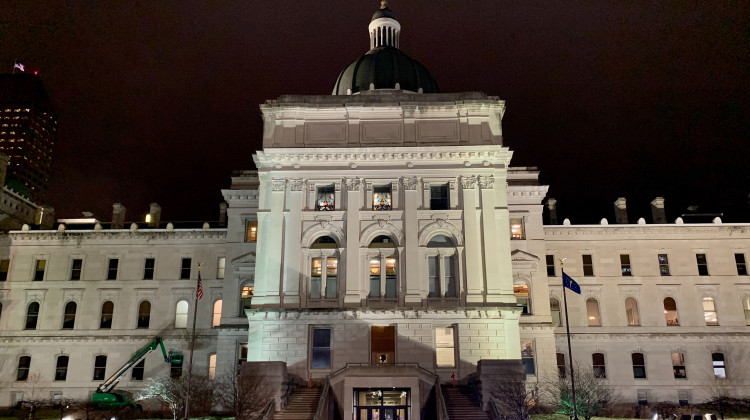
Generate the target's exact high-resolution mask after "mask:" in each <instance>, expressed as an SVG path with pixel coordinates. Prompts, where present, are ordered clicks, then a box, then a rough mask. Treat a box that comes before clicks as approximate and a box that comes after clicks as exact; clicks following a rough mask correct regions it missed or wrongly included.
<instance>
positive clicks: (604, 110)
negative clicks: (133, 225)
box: [0, 0, 750, 223]
mask: <svg viewBox="0 0 750 420" xmlns="http://www.w3.org/2000/svg"><path fill="white" fill-rule="evenodd" d="M378 6H379V2H378V1H376V0H367V1H363V0H358V1H352V0H346V1H344V0H336V1H314V2H313V1H301V0H274V1H255V0H252V1H251V0H246V1H239V0H234V1H231V0H227V1H208V0H206V1H185V0H180V1H167V0H159V1H153V0H150V1H106V2H102V1H98V0H96V1H72V0H71V1H63V0H60V1H57V0H56V1H51V0H49V1H41V0H40V1H28V0H2V1H1V2H0V63H3V64H2V65H3V66H5V65H7V69H5V68H3V69H0V70H2V71H10V70H11V69H12V65H13V62H14V60H16V59H18V60H19V61H21V62H22V63H24V64H25V65H26V67H27V71H28V70H31V71H33V70H38V71H39V72H40V75H41V77H42V78H43V80H44V83H45V85H46V86H47V89H48V91H49V94H50V96H51V97H52V100H53V101H54V103H55V105H56V108H57V109H58V112H59V115H60V119H59V124H60V125H59V137H58V142H57V145H56V148H55V152H54V154H55V157H54V165H53V166H54V181H53V182H52V185H51V188H52V191H51V197H50V202H51V204H53V205H54V207H55V208H56V210H57V214H58V217H77V216H80V214H81V213H80V212H81V211H93V212H94V213H95V215H96V216H97V217H99V218H100V219H102V220H109V218H110V217H111V211H112V203H114V202H121V203H122V204H124V205H125V206H126V207H128V219H129V220H132V219H136V218H140V217H142V215H143V214H145V213H146V212H147V211H148V203H150V202H153V201H155V202H158V203H159V204H161V205H162V207H163V216H162V219H163V220H204V219H211V220H214V219H216V218H217V217H218V203H219V202H220V201H221V195H220V189H221V188H227V187H228V186H229V181H230V174H231V171H232V170H237V169H252V168H253V164H252V159H251V154H252V153H253V151H254V150H255V149H256V148H258V147H259V146H260V144H261V126H262V123H261V119H260V111H259V109H258V105H259V104H261V103H263V102H264V101H265V100H266V99H272V98H276V97H278V96H280V95H283V94H330V92H331V89H332V87H333V84H334V82H335V80H336V77H337V76H338V74H339V72H340V71H341V70H342V69H343V68H344V67H346V66H347V65H348V64H349V63H350V62H351V61H354V60H355V59H356V58H358V57H359V56H361V55H362V54H364V53H365V52H366V50H367V49H368V45H369V44H368V42H369V41H368V35H367V25H368V24H369V21H370V16H371V15H372V13H373V12H374V11H375V10H376V9H377V7H378ZM390 7H391V9H392V10H393V11H394V12H395V13H396V15H397V16H398V18H399V21H400V22H401V25H402V30H403V32H402V37H401V48H402V50H404V52H406V53H407V54H409V55H410V56H412V57H413V58H415V59H417V60H419V61H420V62H422V63H423V64H424V65H425V66H426V67H427V68H428V69H429V70H430V71H431V73H432V75H433V77H434V78H435V79H436V80H437V82H438V84H439V85H440V88H441V90H442V91H443V92H457V91H473V90H479V91H484V92H487V93H488V94H491V95H497V96H499V97H500V98H501V99H504V100H506V101H507V112H506V114H505V118H504V120H503V125H504V139H505V144H506V145H507V146H509V147H510V148H511V149H512V150H513V151H514V158H513V165H514V166H538V167H539V169H540V170H541V173H542V176H541V177H542V181H543V182H544V183H546V184H548V185H550V193H549V196H551V197H555V198H557V199H558V207H559V216H560V218H561V219H562V218H565V217H568V218H570V219H571V220H572V222H573V223H590V222H597V223H598V221H599V219H601V218H602V217H607V218H609V219H610V221H612V219H613V211H612V203H613V202H614V200H615V199H616V198H617V197H618V196H625V197H627V198H628V200H629V202H628V207H629V213H630V218H631V221H635V220H636V219H637V218H638V217H646V218H647V220H650V210H649V202H650V200H651V199H652V198H653V197H655V196H659V195H660V196H664V197H665V198H666V206H667V211H668V217H669V218H670V220H672V219H673V218H674V217H676V216H677V215H679V213H680V212H682V211H684V209H685V208H686V207H687V206H689V205H701V206H702V207H701V210H704V211H709V210H710V211H723V212H724V213H725V218H724V220H725V221H727V220H734V221H744V222H750V205H749V204H748V193H750V169H749V168H748V165H749V164H750V162H748V159H749V157H750V116H749V114H750V86H749V84H750V18H749V17H750V3H748V2H739V1H711V2H696V1H690V2H688V1H664V2H660V1H654V2H647V1H620V2H613V1H529V0H521V1H499V0H471V1H466V0H450V1H449V0H445V1H436V0H432V1H428V0H408V1H406V0H393V1H391V2H390Z"/></svg>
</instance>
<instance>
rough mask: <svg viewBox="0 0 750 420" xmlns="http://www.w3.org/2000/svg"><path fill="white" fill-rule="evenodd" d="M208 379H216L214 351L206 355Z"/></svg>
mask: <svg viewBox="0 0 750 420" xmlns="http://www.w3.org/2000/svg"><path fill="white" fill-rule="evenodd" d="M208 379H210V380H212V381H213V380H214V379H216V353H214V354H211V355H209V356H208Z"/></svg>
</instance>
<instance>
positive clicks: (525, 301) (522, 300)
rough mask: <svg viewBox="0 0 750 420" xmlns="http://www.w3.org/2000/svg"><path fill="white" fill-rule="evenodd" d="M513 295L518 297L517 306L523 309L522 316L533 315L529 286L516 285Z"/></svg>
mask: <svg viewBox="0 0 750 420" xmlns="http://www.w3.org/2000/svg"><path fill="white" fill-rule="evenodd" d="M513 294H514V295H515V296H516V306H518V307H519V308H521V315H529V314H531V299H530V297H529V286H528V285H526V284H514V285H513Z"/></svg>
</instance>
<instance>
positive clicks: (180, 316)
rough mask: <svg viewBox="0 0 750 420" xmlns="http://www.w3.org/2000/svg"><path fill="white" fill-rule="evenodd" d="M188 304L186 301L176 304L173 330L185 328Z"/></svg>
mask: <svg viewBox="0 0 750 420" xmlns="http://www.w3.org/2000/svg"><path fill="white" fill-rule="evenodd" d="M188 307H189V305H188V303H187V301H186V300H181V301H179V302H177V306H176V307H175V311H174V327H175V328H187V319H188Z"/></svg>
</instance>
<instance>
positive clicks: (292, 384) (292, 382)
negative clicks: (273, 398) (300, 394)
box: [281, 375, 297, 408]
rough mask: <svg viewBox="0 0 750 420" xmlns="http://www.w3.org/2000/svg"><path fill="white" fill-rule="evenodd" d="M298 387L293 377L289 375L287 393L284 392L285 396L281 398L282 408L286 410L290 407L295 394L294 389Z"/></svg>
mask: <svg viewBox="0 0 750 420" xmlns="http://www.w3.org/2000/svg"><path fill="white" fill-rule="evenodd" d="M296 387H297V382H296V381H295V380H294V379H292V377H291V375H287V381H286V391H284V395H282V396H281V408H285V407H286V406H287V405H289V398H290V397H291V396H292V392H294V388H296Z"/></svg>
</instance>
